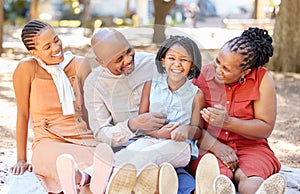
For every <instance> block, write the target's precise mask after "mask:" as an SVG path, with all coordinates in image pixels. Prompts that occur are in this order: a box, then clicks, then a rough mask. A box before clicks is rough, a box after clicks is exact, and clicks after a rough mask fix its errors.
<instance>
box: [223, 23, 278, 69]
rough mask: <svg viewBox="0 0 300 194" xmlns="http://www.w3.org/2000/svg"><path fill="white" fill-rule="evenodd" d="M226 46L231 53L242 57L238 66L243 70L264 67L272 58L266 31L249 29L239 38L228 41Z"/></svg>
mask: <svg viewBox="0 0 300 194" xmlns="http://www.w3.org/2000/svg"><path fill="white" fill-rule="evenodd" d="M225 45H227V46H228V47H229V48H230V50H231V51H232V52H236V53H238V54H240V55H241V56H242V57H243V61H242V63H241V64H240V66H241V67H242V69H243V70H247V69H251V68H254V67H259V66H264V65H265V64H266V63H268V62H269V58H270V57H272V56H273V50H274V48H273V46H272V38H271V36H270V35H269V34H268V31H267V30H264V29H260V28H251V27H250V28H249V29H248V30H245V31H244V32H243V33H242V35H241V36H239V37H235V38H233V39H231V40H229V41H228V42H227V43H226V44H225Z"/></svg>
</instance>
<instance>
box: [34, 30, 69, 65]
mask: <svg viewBox="0 0 300 194" xmlns="http://www.w3.org/2000/svg"><path fill="white" fill-rule="evenodd" d="M34 44H35V49H33V50H30V53H31V54H32V55H33V56H35V57H39V58H41V59H42V60H43V61H44V62H45V63H46V64H47V65H56V64H58V63H61V62H62V61H63V59H64V56H63V48H62V42H61V40H60V39H59V38H58V36H57V34H56V32H55V31H54V29H53V28H51V27H46V28H45V29H43V30H42V31H41V32H40V33H39V34H37V35H36V36H35V37H34Z"/></svg>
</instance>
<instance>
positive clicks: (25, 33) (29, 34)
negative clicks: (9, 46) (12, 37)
mask: <svg viewBox="0 0 300 194" xmlns="http://www.w3.org/2000/svg"><path fill="white" fill-rule="evenodd" d="M47 27H51V26H50V25H49V24H47V23H45V22H43V21H40V20H31V21H29V22H28V23H27V24H26V25H25V26H24V27H23V30H22V34H21V38H22V41H23V43H24V45H25V47H26V48H27V50H28V51H30V50H34V49H35V44H34V40H33V38H34V37H35V36H36V35H38V34H39V33H40V32H41V31H42V30H44V29H45V28H47Z"/></svg>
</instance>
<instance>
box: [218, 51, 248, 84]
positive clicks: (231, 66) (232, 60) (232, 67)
mask: <svg viewBox="0 0 300 194" xmlns="http://www.w3.org/2000/svg"><path fill="white" fill-rule="evenodd" d="M214 62H215V63H214V66H215V68H216V76H215V80H216V81H217V82H219V83H222V84H228V85H231V84H234V83H236V82H238V81H239V79H240V78H241V77H245V75H247V74H248V73H249V72H250V71H251V69H247V70H245V71H243V70H242V68H241V66H240V64H241V62H242V57H241V56H240V55H239V54H238V53H235V52H232V51H231V50H230V49H229V47H228V46H227V45H225V46H224V47H223V48H222V49H221V50H220V52H219V54H218V56H217V57H216V59H215V61H214Z"/></svg>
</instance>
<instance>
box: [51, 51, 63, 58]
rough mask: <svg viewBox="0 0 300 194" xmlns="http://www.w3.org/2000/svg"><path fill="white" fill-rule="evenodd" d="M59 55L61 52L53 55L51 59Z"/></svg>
mask: <svg viewBox="0 0 300 194" xmlns="http://www.w3.org/2000/svg"><path fill="white" fill-rule="evenodd" d="M60 55H61V52H59V53H57V54H55V55H52V56H53V57H58V56H60Z"/></svg>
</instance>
